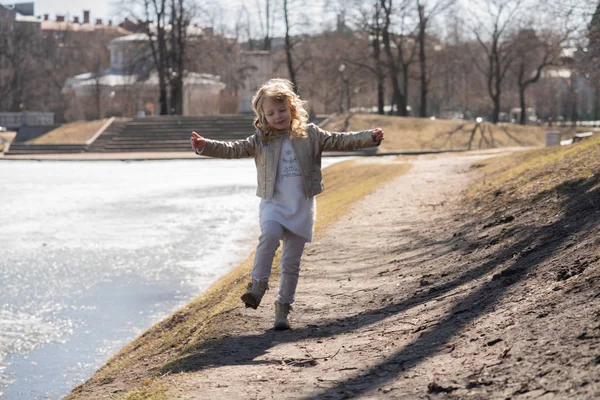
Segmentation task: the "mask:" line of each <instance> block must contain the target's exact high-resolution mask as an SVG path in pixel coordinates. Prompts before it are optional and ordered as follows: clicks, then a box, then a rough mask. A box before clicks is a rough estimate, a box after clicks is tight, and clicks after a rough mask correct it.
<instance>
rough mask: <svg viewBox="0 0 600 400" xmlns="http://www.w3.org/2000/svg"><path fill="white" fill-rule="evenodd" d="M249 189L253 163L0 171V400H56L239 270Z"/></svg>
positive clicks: (88, 164) (250, 238) (35, 165)
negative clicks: (168, 316) (141, 337)
mask: <svg viewBox="0 0 600 400" xmlns="http://www.w3.org/2000/svg"><path fill="white" fill-rule="evenodd" d="M339 160H341V159H339V158H338V159H329V160H326V159H324V160H323V166H325V165H327V164H331V163H333V162H334V161H339ZM255 188H256V175H255V167H254V162H253V161H252V160H207V159H196V160H176V161H132V162H122V161H97V162H92V161H61V162H58V161H43V162H39V161H6V160H4V161H0V255H1V256H0V304H1V308H0V393H2V394H1V395H0V398H2V399H4V398H6V399H55V398H61V397H62V396H64V395H66V394H68V393H69V392H70V390H71V389H72V388H73V387H74V386H75V385H77V384H79V383H81V382H83V381H84V380H85V379H87V378H88V377H89V376H91V374H92V373H93V372H94V371H95V370H96V369H97V368H98V367H99V366H101V365H102V364H103V363H104V361H106V360H107V359H108V358H109V357H110V356H111V355H112V354H114V353H115V352H116V351H117V350H119V349H120V348H121V347H122V346H123V345H125V344H126V343H127V342H129V341H130V340H131V339H133V338H134V337H135V336H137V335H138V334H140V333H141V332H143V331H144V330H145V329H147V328H148V327H149V326H151V325H152V324H154V323H156V322H157V321H159V320H160V319H162V318H164V317H165V316H166V315H168V314H170V313H171V312H173V311H174V310H175V309H177V308H178V307H180V306H182V305H184V304H185V303H187V302H188V301H189V300H190V299H192V298H193V297H194V296H196V295H197V294H199V293H200V292H202V291H203V290H204V289H206V288H207V287H208V286H209V285H210V284H211V283H212V282H214V281H215V280H216V279H217V278H218V277H220V276H221V275H223V274H224V273H226V272H227V271H229V270H230V269H231V268H232V267H234V266H235V265H237V263H238V262H239V261H240V260H241V259H242V258H244V257H245V256H246V255H247V254H248V253H249V251H251V250H252V248H253V247H254V245H255V241H256V237H257V233H258V231H257V230H258V202H259V199H258V198H257V197H255V195H254V193H255Z"/></svg>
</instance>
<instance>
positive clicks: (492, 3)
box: [472, 0, 522, 123]
mask: <svg viewBox="0 0 600 400" xmlns="http://www.w3.org/2000/svg"><path fill="white" fill-rule="evenodd" d="M521 3H522V1H521V0H486V4H485V6H486V11H487V17H488V18H489V19H488V21H486V22H488V23H489V25H490V26H488V25H487V24H486V23H484V22H483V21H482V22H479V23H478V24H477V25H475V26H473V27H472V31H473V33H474V34H475V37H476V38H477V41H478V42H479V44H480V45H481V48H482V49H483V50H484V52H485V58H486V60H485V63H483V65H482V63H481V62H480V60H479V57H477V56H475V57H473V62H474V63H475V65H476V66H477V68H478V69H479V70H480V71H481V73H482V74H484V76H485V77H486V79H487V89H488V94H489V96H490V98H491V100H492V103H493V111H492V118H491V119H492V122H493V123H497V122H498V120H499V115H500V98H501V94H502V81H503V80H504V78H505V77H506V73H507V71H508V69H509V67H510V66H511V64H512V63H513V62H514V60H515V52H514V49H513V47H512V46H511V45H512V43H511V42H510V41H509V40H507V38H506V36H507V35H508V33H509V30H510V28H511V25H513V24H515V22H516V15H517V13H518V11H519V9H520V7H521ZM513 26H514V25H513Z"/></svg>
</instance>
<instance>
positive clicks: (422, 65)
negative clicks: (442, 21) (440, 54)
mask: <svg viewBox="0 0 600 400" xmlns="http://www.w3.org/2000/svg"><path fill="white" fill-rule="evenodd" d="M417 5H418V7H419V69H420V72H421V76H420V79H421V106H420V108H419V117H421V118H425V117H427V65H426V62H425V61H426V59H425V30H426V27H427V18H426V17H425V9H424V6H422V5H420V4H419V2H418V1H417ZM405 94H406V93H405Z"/></svg>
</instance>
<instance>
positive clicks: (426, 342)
mask: <svg viewBox="0 0 600 400" xmlns="http://www.w3.org/2000/svg"><path fill="white" fill-rule="evenodd" d="M550 202H551V203H552V205H551V207H552V209H553V210H555V211H561V214H560V216H559V217H558V219H556V220H555V221H554V222H552V223H550V224H546V225H540V224H538V223H536V215H537V214H536V213H538V212H539V211H540V210H542V209H544V210H545V209H547V208H548V207H549V204H550ZM599 206H600V186H599V181H598V179H597V178H596V179H582V180H578V181H569V182H566V183H564V184H562V185H560V186H558V187H556V188H554V189H553V190H552V191H549V192H544V193H541V194H540V195H538V196H537V197H536V198H535V199H533V200H532V201H529V202H528V203H527V204H516V205H512V206H510V207H509V208H508V210H509V211H510V212H512V214H514V215H519V218H516V219H514V220H511V221H510V222H506V221H505V222H499V223H500V224H504V225H505V227H506V228H508V229H506V228H505V229H502V230H500V229H496V230H494V232H495V233H493V234H490V235H489V236H488V237H487V238H486V240H487V242H488V244H490V243H491V244H492V245H493V244H494V243H499V242H501V239H503V238H506V237H507V235H511V236H512V235H518V239H516V240H515V241H514V242H513V244H512V245H510V246H502V245H498V246H495V247H494V249H495V250H494V251H493V252H492V253H491V254H492V257H488V258H487V260H486V261H485V262H484V263H482V264H480V265H478V266H477V265H476V266H471V267H469V266H468V265H463V266H460V267H458V266H457V268H462V269H464V272H462V273H460V274H459V275H458V276H455V277H453V278H450V279H447V281H445V282H443V283H440V284H438V285H433V286H430V287H429V291H428V292H427V293H424V294H420V295H415V296H412V297H410V298H407V299H403V300H402V301H398V302H395V303H391V304H388V305H386V306H385V307H381V308H378V309H375V310H370V311H366V312H364V313H361V314H358V315H354V316H350V317H347V318H342V319H337V320H334V321H327V322H324V323H322V324H319V325H318V326H315V325H309V326H306V327H303V328H299V329H295V330H293V331H289V332H274V331H267V332H266V333H265V334H260V335H247V336H236V337H224V338H219V339H215V340H212V341H205V342H203V343H201V344H199V345H196V346H191V347H188V348H187V349H186V350H184V352H183V353H182V357H181V358H180V359H178V360H176V361H174V362H172V363H169V364H167V365H166V366H165V367H164V368H163V370H162V372H163V373H166V372H172V373H176V372H191V371H199V370H202V369H205V368H216V367H219V366H224V365H255V364H261V363H269V362H270V361H255V359H256V358H257V357H259V356H263V355H265V353H266V351H267V350H268V349H269V348H271V347H272V346H274V345H275V344H274V342H275V339H276V343H284V342H296V341H300V340H304V339H308V338H324V337H331V336H336V335H340V334H344V333H347V332H350V331H354V330H357V329H360V328H362V327H365V326H368V325H372V324H375V323H377V322H379V321H382V320H383V319H386V318H388V317H390V316H393V315H396V314H399V313H402V312H404V311H406V310H408V309H410V308H412V307H415V306H418V305H420V304H423V303H426V302H429V301H431V300H434V299H436V298H439V297H442V296H444V295H445V294H447V293H449V292H451V291H453V290H454V289H456V288H458V287H460V286H461V285H463V284H466V283H468V282H470V281H473V280H474V279H476V278H480V277H483V276H485V275H487V274H491V273H492V271H494V270H496V269H497V268H498V266H501V265H506V267H505V268H504V269H502V270H501V271H499V272H498V271H494V272H495V274H493V275H492V276H491V279H489V280H486V281H485V283H483V284H482V285H481V286H479V287H478V288H475V289H473V290H472V291H471V293H470V294H468V295H466V296H465V297H463V298H461V299H460V300H458V301H456V302H455V303H454V305H453V306H452V307H451V309H450V310H449V311H448V312H447V313H446V314H445V315H444V316H443V317H442V318H440V320H439V321H436V322H435V323H434V324H433V325H430V326H429V327H427V328H426V329H425V330H423V331H422V332H421V335H420V336H419V337H418V338H417V339H415V340H414V341H413V342H412V343H409V344H408V345H406V346H404V347H402V348H400V349H398V351H397V352H395V353H394V354H393V355H392V356H390V357H388V358H387V359H386V360H385V361H383V362H381V363H380V364H378V365H376V366H375V367H373V368H371V369H369V370H367V371H365V372H363V373H361V374H359V375H357V376H354V377H352V378H350V379H348V380H345V381H343V382H339V383H338V384H336V385H335V386H334V387H331V388H329V389H325V390H323V391H321V392H318V393H313V394H312V395H311V396H310V397H311V398H313V397H316V398H349V397H354V396H359V395H361V394H363V393H366V392H369V391H371V390H374V389H377V388H380V387H381V386H382V385H384V384H386V383H387V382H389V381H391V380H393V379H395V378H397V377H399V376H401V375H402V374H403V373H404V371H406V370H408V369H410V368H412V367H415V366H417V365H418V364H420V363H421V362H423V361H424V360H426V359H427V358H429V357H431V356H433V355H435V354H436V353H438V352H440V351H442V350H443V348H442V347H441V346H440V345H441V344H443V343H448V342H451V341H452V338H453V337H455V336H456V335H457V334H458V333H459V332H460V330H461V329H462V328H464V327H465V325H467V324H469V323H471V322H472V321H473V320H475V319H476V318H478V317H480V316H482V315H485V314H487V313H488V312H489V311H490V310H491V309H492V308H493V307H494V306H495V305H496V304H497V303H498V301H499V300H500V299H501V298H502V297H503V295H504V294H505V293H506V292H507V290H508V289H510V288H511V287H513V286H514V285H517V284H519V283H520V282H522V281H523V280H525V279H526V278H527V277H528V274H530V273H532V272H534V271H535V270H536V268H538V267H539V266H540V265H541V264H543V263H546V262H547V261H549V260H551V259H552V258H553V257H555V256H556V255H557V254H558V252H559V251H561V250H563V249H566V248H569V247H571V246H572V244H573V242H574V241H576V240H577V241H578V240H580V239H581V238H585V237H586V236H587V235H590V234H591V233H592V232H596V231H597V229H598V225H599V222H600V213H599V212H598V210H599V209H600V207H599ZM488 215H489V211H488ZM473 220H474V221H478V223H475V222H473V223H470V222H469V223H465V224H463V226H462V227H461V231H464V232H467V233H466V234H465V235H464V236H462V235H460V236H456V237H453V238H452V239H450V241H449V243H448V245H449V246H455V247H456V248H464V246H465V245H466V246H467V247H468V246H471V247H472V246H475V247H477V246H481V244H480V243H477V239H476V236H477V235H478V234H481V232H482V230H486V229H490V228H493V227H494V226H495V225H498V224H496V223H495V221H491V222H490V221H489V220H487V221H482V220H481V219H479V220H478V219H477V218H476V219H473ZM465 241H466V242H467V243H466V244H465ZM434 244H435V243H434V242H432V241H427V240H426V239H424V238H421V239H420V245H423V246H433V245H434ZM496 248H497V250H496ZM424 251H425V250H424ZM554 272H556V273H557V274H559V271H554ZM557 279H560V277H559V276H558V275H557ZM551 283H552V282H549V284H551ZM240 355H242V356H243V357H240ZM275 362H277V363H279V362H280V361H273V363H275Z"/></svg>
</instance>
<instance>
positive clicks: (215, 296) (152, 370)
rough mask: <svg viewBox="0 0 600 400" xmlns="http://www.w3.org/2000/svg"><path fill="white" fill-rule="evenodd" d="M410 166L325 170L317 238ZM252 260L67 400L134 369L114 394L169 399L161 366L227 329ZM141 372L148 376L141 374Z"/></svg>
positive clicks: (132, 399)
mask: <svg viewBox="0 0 600 400" xmlns="http://www.w3.org/2000/svg"><path fill="white" fill-rule="evenodd" d="M409 169H410V164H407V163H404V162H402V161H395V162H391V163H378V162H377V163H376V162H370V163H365V162H361V161H360V160H358V161H356V160H348V161H344V162H340V163H337V164H334V165H333V166H331V167H329V168H326V169H324V170H323V180H324V184H325V187H326V189H325V191H324V192H323V193H322V194H320V195H319V196H318V197H317V204H318V206H317V208H318V213H317V221H316V225H315V237H316V238H318V236H319V234H320V233H322V232H323V231H324V230H325V229H326V228H327V227H328V226H330V225H331V224H333V223H334V222H335V221H337V220H338V219H339V218H340V217H341V216H343V215H344V214H345V213H346V212H347V211H348V208H349V207H350V206H351V205H352V204H353V203H355V202H356V201H358V200H360V199H361V198H363V197H364V196H366V195H368V194H369V193H372V192H373V191H374V190H375V189H376V188H377V187H378V186H379V185H381V184H383V183H385V182H388V181H390V180H392V179H394V178H396V177H398V176H400V175H402V174H404V173H406V172H407V171H408V170H409ZM279 257H280V251H278V252H277V254H276V257H275V260H274V261H273V271H272V274H273V276H277V275H278V274H279V267H278V264H279ZM253 259H254V254H250V255H249V256H248V258H246V260H244V261H243V262H242V263H241V264H240V265H239V266H238V267H236V268H235V269H234V270H232V271H231V272H230V273H228V274H226V275H225V276H223V277H222V278H221V279H219V280H218V281H217V282H216V283H215V284H213V285H212V286H211V287H210V288H209V289H208V290H207V291H206V292H205V293H203V294H201V295H200V296H198V297H197V298H195V299H194V300H192V301H191V302H190V303H189V304H188V305H186V306H184V307H183V308H182V309H180V310H178V311H176V312H175V313H173V314H172V315H171V316H169V317H167V318H166V319H165V320H163V321H162V322H160V323H158V324H157V325H155V326H153V327H151V328H150V329H148V330H147V331H146V332H145V333H143V334H142V335H141V336H139V337H138V338H136V339H135V340H133V341H132V342H131V343H129V344H128V345H127V346H126V347H124V348H123V349H122V350H121V351H120V352H119V353H118V354H116V355H115V356H113V357H112V358H111V359H110V360H109V361H108V362H107V363H106V364H105V365H104V366H103V367H102V368H101V369H100V370H99V371H98V372H96V374H95V375H94V376H93V377H92V378H90V380H88V381H87V382H86V383H84V384H83V385H81V386H78V387H76V388H75V389H73V392H72V393H71V395H70V396H68V397H67V399H77V398H88V397H86V396H89V394H90V391H92V392H93V391H94V389H95V388H96V389H97V387H100V386H102V385H103V383H106V382H112V381H113V380H114V379H115V377H118V376H123V374H125V375H126V376H131V375H132V373H131V372H130V371H132V370H134V371H135V373H134V375H135V376H136V377H135V378H134V379H133V380H131V387H130V388H128V390H126V391H124V392H123V393H121V394H120V395H119V396H118V397H114V398H115V399H119V400H137V399H156V400H159V399H165V398H166V396H165V389H166V388H168V384H166V382H165V381H164V380H163V378H162V377H161V370H162V369H163V367H165V366H166V365H169V364H170V363H172V362H181V361H180V360H179V359H180V357H181V355H182V354H184V353H187V352H189V351H192V350H193V349H194V348H197V347H199V346H201V345H202V343H203V341H205V340H207V339H210V338H211V337H212V336H214V335H216V334H217V333H221V334H222V333H223V330H224V329H226V328H223V326H225V324H226V323H227V322H228V315H227V313H228V312H229V311H231V310H232V309H234V308H236V307H238V306H239V302H240V300H239V298H240V296H241V294H242V293H243V292H244V291H245V290H246V284H247V283H248V276H249V274H250V270H251V269H252V261H253ZM140 371H142V372H140ZM140 373H142V374H145V375H144V376H139V374H140ZM165 379H166V378H165ZM99 390H100V391H101V389H99ZM96 393H99V392H96Z"/></svg>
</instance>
